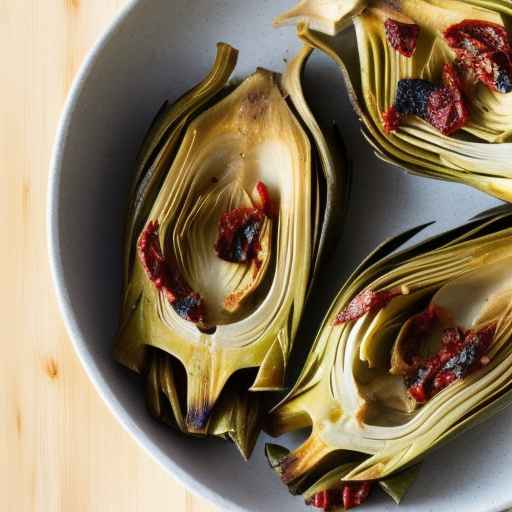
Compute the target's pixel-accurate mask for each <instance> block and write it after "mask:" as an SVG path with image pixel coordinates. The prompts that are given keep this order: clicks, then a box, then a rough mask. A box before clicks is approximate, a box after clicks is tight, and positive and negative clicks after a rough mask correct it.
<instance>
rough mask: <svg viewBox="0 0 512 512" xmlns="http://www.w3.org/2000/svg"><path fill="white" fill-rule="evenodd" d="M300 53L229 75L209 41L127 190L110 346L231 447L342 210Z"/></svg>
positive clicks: (248, 433)
mask: <svg viewBox="0 0 512 512" xmlns="http://www.w3.org/2000/svg"><path fill="white" fill-rule="evenodd" d="M310 53H311V50H309V49H304V50H303V51H302V52H300V54H299V55H298V56H297V57H296V59H294V61H293V62H292V63H291V64H290V66H289V68H288V70H287V72H286V74H285V76H284V77H281V76H280V75H278V74H276V73H273V72H270V71H267V70H264V69H258V70H257V71H256V72H255V73H254V74H253V75H251V76H249V77H247V78H246V79H245V80H244V81H242V82H241V83H239V84H238V85H233V84H230V83H228V79H229V76H230V75H231V73H232V71H233V69H234V67H235V64H236V58H237V51H236V50H235V49H233V48H232V47H230V46H229V45H226V44H223V43H220V44H219V45H218V49H217V58H216V61H215V64H214V66H213V68H212V70H211V72H210V74H209V75H208V76H207V77H206V78H205V79H204V80H203V81H202V82H201V83H199V84H198V85H197V86H196V87H194V88H193V89H191V90H190V91H189V92H188V93H186V94H185V95H183V96H182V97H181V98H180V99H179V100H178V101H177V102H176V103H175V104H173V105H167V104H166V105H164V107H163V108H162V109H161V111H160V113H159V114H158V116H157V118H156V119H155V121H154V122H153V125H152V127H151V128H150V130H149V131H148V134H147V136H146V140H145V141H144V143H143V145H142V148H141V152H140V155H139V158H138V170H137V173H136V177H135V185H134V187H133V191H132V197H131V203H130V213H129V218H128V222H127V235H126V246H125V290H124V296H123V305H122V317H121V326H120V333H119V336H118V339H117V342H116V345H115V356H116V358H117V360H118V361H119V362H120V363H122V364H123V365H125V366H127V367H128V368H130V369H132V370H134V371H136V372H138V373H140V374H142V375H144V376H145V378H146V398H147V404H148V407H149V409H150V411H151V413H152V414H153V415H154V416H156V417H157V418H159V419H160V420H162V421H164V422H165V423H168V424H170V425H173V426H174V427H176V428H178V429H179V430H181V431H182V432H185V433H190V434H195V435H213V436H218V437H223V438H229V439H231V440H232V441H234V442H235V444H236V445H237V447H238V448H239V449H240V451H241V452H242V454H243V455H244V457H248V456H249V454H250V452H251V450H252V448H253V446H254V443H255V441H256V436H257V434H258V432H259V429H260V423H261V417H262V414H263V413H264V408H263V400H264V398H265V393H261V392H262V391H273V390H279V389H281V388H282V387H283V379H284V374H285V370H286V363H287V359H288V355H289V353H290V349H291V346H292V342H293V339H294V337H295V334H296V331H297V327H298V323H299V320H300V317H301V314H302V310H303V307H304V303H305V300H306V296H307V293H308V290H309V288H310V286H311V284H312V279H313V277H314V275H315V274H316V271H317V268H318V264H319V261H320V259H321V255H322V254H324V253H325V251H326V249H328V248H329V246H330V244H331V242H332V240H333V237H332V234H333V229H332V228H333V227H334V226H335V225H336V224H337V222H338V220H339V216H340V212H341V209H340V208H338V207H337V203H339V201H340V200H341V197H340V190H339V185H338V184H339V183H340V180H339V176H338V175H337V174H336V173H339V172H342V171H343V169H342V163H343V160H342V155H340V156H339V157H337V156H334V155H333V154H332V153H331V152H330V148H329V145H328V140H329V137H328V135H326V136H324V134H323V132H322V131H321V130H320V128H319V126H318V125H317V123H316V121H315V119H314V118H313V116H312V114H311V112H310V111H309V109H308V107H307V103H306V100H305V98H304V96H303V94H302V85H301V75H302V70H303V67H304V65H305V63H306V61H307V58H308V56H309V54H310ZM335 171H336V172H335ZM258 392H260V393H258Z"/></svg>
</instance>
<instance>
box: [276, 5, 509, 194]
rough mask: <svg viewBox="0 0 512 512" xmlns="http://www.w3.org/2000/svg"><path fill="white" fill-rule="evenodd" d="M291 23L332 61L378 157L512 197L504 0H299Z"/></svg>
mask: <svg viewBox="0 0 512 512" xmlns="http://www.w3.org/2000/svg"><path fill="white" fill-rule="evenodd" d="M290 23H291V24H296V25H297V31H298V35H299V37H300V38H301V39H302V40H303V41H304V42H305V43H306V44H308V45H310V46H312V47H314V48H318V49H319V50H321V51H322V52H324V53H325V54H327V55H328V56H329V57H330V58H332V59H333V60H334V61H335V62H336V63H337V65H338V66H339V68H340V70H341V73H342V75H343V78H344V80H345V83H346V85H347V89H348V92H349V96H350V99H351V101H352V104H353V106H354V109H355V111H356V113H357V115H358V117H359V120H360V122H361V128H362V131H363V134H364V136H365V138H366V139H367V140H368V142H369V143H370V144H371V146H372V147H373V148H374V150H375V153H376V155H377V156H378V157H379V158H381V159H382V160H384V161H386V162H389V163H392V164H394V165H396V166H398V167H401V168H403V169H405V170H407V171H408V172H410V173H412V174H418V175H422V176H426V177H430V178H435V179H441V180H450V181H454V182H459V183H464V184H467V185H470V186H473V187H475V188H477V189H479V190H482V191H484V192H486V193H488V194H490V195H492V196H495V197H497V198H500V199H504V200H506V201H512V181H511V179H512V164H511V161H510V157H509V155H510V154H511V152H512V137H511V134H512V37H511V32H510V27H512V6H511V5H510V2H509V1H508V0H465V1H462V0H393V1H389V0H366V1H356V0H329V1H325V0H303V1H302V2H299V4H298V5H297V6H295V7H293V8H292V9H291V10H290V11H288V12H286V13H284V14H282V15H281V16H279V17H278V18H276V20H275V25H284V24H290ZM348 26H352V27H353V29H354V30H353V31H347V30H344V29H345V28H346V27H348Z"/></svg>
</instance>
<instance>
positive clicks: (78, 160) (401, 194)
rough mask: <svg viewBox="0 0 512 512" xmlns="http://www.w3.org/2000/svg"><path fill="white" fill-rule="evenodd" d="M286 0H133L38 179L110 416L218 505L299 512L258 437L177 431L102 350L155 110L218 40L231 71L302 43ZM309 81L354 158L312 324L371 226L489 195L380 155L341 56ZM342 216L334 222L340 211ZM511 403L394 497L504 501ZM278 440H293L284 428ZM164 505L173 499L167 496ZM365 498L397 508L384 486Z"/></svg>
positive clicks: (65, 308)
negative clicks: (345, 207) (283, 14)
mask: <svg viewBox="0 0 512 512" xmlns="http://www.w3.org/2000/svg"><path fill="white" fill-rule="evenodd" d="M291 3H293V2H292V0H273V1H269V0H267V1H265V0H243V1H241V0H195V1H190V0H140V1H135V2H131V3H130V4H129V6H128V7H127V8H126V9H124V11H123V12H122V13H121V15H120V16H119V17H118V18H117V19H116V20H115V21H114V23H113V24H112V26H111V27H110V29H109V30H108V32H107V33H106V34H105V35H104V36H103V37H102V38H101V40H100V41H99V42H98V44H97V45H96V46H95V47H94V48H93V50H92V51H91V53H90V54H89V57H88V59H87V60H86V62H85V64H84V66H83V67H82V70H81V72H80V74H79V75H78V77H77V79H76V81H75V84H74V87H73V89H72V92H71V94H70V97H69V100H68V103H67V106H66V109H65V111H64V114H63V118H62V122H61V125H60V129H59V132H58V135H57V140H56V144H55V151H54V158H53V163H52V169H51V177H50V189H49V209H48V222H49V242H50V259H51V263H52V269H53V275H54V281H55V286H56V289H57V294H58V297H59V302H60V307H61V310H62V313H63V316H64V318H65V321H66V325H67V327H68V330H69V334H70V338H71V340H72V342H73V344H74V346H75V349H76V351H77V354H78V356H79V357H80V359H81V361H82V363H83V365H84V367H85V368H86V370H87V373H88V374H89V377H90V378H91V380H92V381H93V382H94V384H95V386H96V388H97V390H98V392H99V393H100V394H101V396H102V397H103V399H104V400H105V401H106V403H107V404H108V406H109V407H110V409H111V411H112V413H113V414H114V415H115V416H116V417H117V419H118V420H119V422H120V423H121V424H122V425H123V427H124V428H125V429H127V430H128V431H129V432H130V433H131V434H132V435H133V436H134V437H135V439H136V440H137V441H138V443H139V444H140V446H141V447H142V448H143V449H144V450H146V451H147V452H148V454H150V455H151V456H152V457H154V458H155V459H156V460H158V462H159V463H160V464H161V465H162V466H163V467H164V468H166V469H167V470H168V471H169V472H170V473H171V474H172V475H174V476H175V477H176V478H178V479H179V480H180V481H181V482H183V483H184V484H185V485H187V486H188V487H189V488H190V489H191V490H192V491H194V492H195V493H197V494H200V495H202V496H205V497H207V498H209V499H210V500H211V501H213V502H214V503H216V504H217V505H218V506H219V507H220V510H223V511H226V510H232V511H239V512H241V511H251V512H256V511H258V512H273V511H276V510H279V511H280V512H299V511H301V510H304V511H305V510H307V508H306V507H305V506H304V505H303V503H302V501H301V499H300V498H293V497H291V496H289V495H288V493H287V491H286V489H285V488H284V487H283V486H281V485H280V483H279V481H278V479H277V478H276V477H275V476H274V474H273V473H272V471H270V470H269V468H268V467H267V463H266V461H265V458H264V455H263V444H264V441H265V439H264V438H262V439H261V440H260V442H259V444H258V446H257V447H256V450H255V453H254V456H253V458H252V460H251V461H250V462H249V463H244V462H243V461H242V459H241V458H240V457H239V455H238V453H237V452H236V450H235V449H234V448H233V447H232V446H230V445H229V444H227V443H223V442H215V441H213V442H212V441H200V440H191V439H185V438H184V437H182V436H178V435H176V434H175V433H174V432H173V431H171V430H169V429H168V428H166V427H164V426H162V425H160V424H158V423H157V422H155V421H153V420H152V419H151V418H150V417H149V416H148V414H147V412H146V409H145V407H144V402H143V393H142V390H141V388H140V387H139V386H138V385H137V383H136V381H135V380H134V379H133V378H132V375H131V374H130V373H129V372H127V371H126V370H124V369H123V368H121V367H119V366H118V365H117V364H116V363H115V362H114V361H113V360H112V357H111V346H112V340H113V337H114V335H115V333H116V326H117V322H118V307H119V297H120V292H121V238H122V232H123V217H124V212H125V209H126V204H127V192H128V188H129V184H130V180H131V177H132V174H133V170H134V158H135V155H136V152H137V148H138V145H139V143H140V142H141V138H142V136H143V134H144V132H145V130H146V128H147V125H148V123H149V122H150V121H151V119H152V117H153V115H154V114H155V112H156V111H157V110H158V108H159V106H160V105H161V103H162V102H163V100H164V99H166V98H171V99H173V98H176V97H178V96H179V95H180V94H181V93H182V92H184V91H185V90H186V89H187V88H189V87H190V86H191V85H192V84H194V83H195V82H197V81H198V80H199V79H200V78H201V77H202V76H203V75H204V74H205V73H206V72H207V70H208V69H209V66H210V64H211V62H212V59H213V56H214V51H215V43H216V42H217V41H219V40H223V41H226V42H229V43H231V44H232V45H234V46H236V47H238V48H239V49H240V62H239V66H238V68H237V74H238V75H243V74H245V73H249V72H251V71H253V70H254V68H255V67H256V66H264V67H267V68H271V69H275V70H281V69H282V68H283V66H284V63H283V59H285V58H287V57H290V56H291V55H292V54H293V52H294V51H295V50H296V49H297V48H298V46H299V43H298V41H297V40H296V38H295V35H294V31H293V29H291V28H290V29H282V30H274V29H272V27H271V20H272V18H273V16H274V15H276V14H277V13H279V12H280V11H282V10H283V9H284V8H285V7H287V6H289V5H290V4H291ZM308 69H309V70H310V72H309V73H308V80H307V84H308V91H310V92H311V91H318V92H319V94H317V95H315V100H314V102H313V103H314V106H315V107H316V108H317V110H318V111H319V112H321V114H322V117H323V119H329V118H330V116H334V117H335V119H336V120H337V121H338V123H339V125H340V127H341V130H342V132H343V135H344V137H345V139H346V142H347V146H348V148H349V150H350V153H351V156H352V158H353V160H354V170H355V172H354V183H353V194H352V199H351V203H350V213H349V218H348V222H347V226H346V228H345V229H344V232H343V236H342V238H341V241H340V243H339V247H338V249H337V253H336V255H335V257H334V258H333V261H332V262H331V264H330V265H329V266H328V268H326V270H325V272H324V274H323V275H322V278H321V279H320V282H319V283H318V286H317V289H316V291H315V294H314V297H313V300H312V301H311V305H310V306H309V307H308V309H307V310H306V313H305V314H306V317H307V319H308V320H307V322H306V325H305V328H304V330H303V336H304V339H309V340H311V337H312V335H313V333H314V331H315V328H316V326H317V325H318V323H319V321H320V319H321V312H322V311H323V310H324V309H325V306H326V305H327V304H328V303H329V302H330V300H331V298H332V297H333V295H334V293H335V290H336V288H337V287H338V286H339V284H340V283H341V282H342V281H343V279H344V277H345V276H346V275H347V273H348V272H349V271H350V270H351V269H352V268H353V267H354V265H355V264H356V263H357V262H358V261H359V260H360V259H361V258H362V257H363V256H364V255H365V254H366V253H367V252H368V251H369V250H370V249H372V248H373V247H374V246H375V245H376V244H377V243H378V242H380V241H381V240H382V239H383V238H385V237H386V236H389V235H391V234H395V233H397V232H399V231H400V230H402V229H403V228H406V227H410V226H413V225H416V224H419V223H423V222H425V221H428V220H438V221H439V222H438V223H437V224H436V225H435V226H434V227H433V228H430V229H429V230H428V231H429V234H432V233H435V232H438V231H440V230H443V229H446V228H448V227H450V226H454V225H456V224H458V223H461V222H463V221H464V220H465V219H467V218H468V217H469V216H471V215H473V214H475V213H477V212H478V211H480V210H482V209H484V208H487V207H490V206H492V205H494V204H495V203H496V201H494V200H492V199H490V198H487V197H486V196H484V195H482V194H481V193H478V192H476V191H473V190H471V189H469V188H466V187H464V186H460V185H451V184H446V183H439V182H434V181H429V180H425V179H420V178H413V177H410V176H406V175H405V174H403V173H402V172H400V171H398V170H397V169H393V168H392V167H390V166H388V165H386V164H383V163H381V162H380V161H378V160H377V159H376V158H375V157H374V156H373V154H372V152H371V151H370V148H369V147H368V146H367V145H366V143H365V142H364V140H363V138H362V136H361V135H360V133H359V127H358V123H357V121H356V118H355V115H354V114H353V112H352V110H351V108H350V105H349V103H348V100H347V99H346V97H345V95H344V94H343V86H342V82H341V79H340V76H339V74H338V72H337V70H336V68H335V67H334V66H333V65H332V64H331V63H330V62H328V61H327V60H326V59H325V58H324V57H323V56H321V55H315V56H314V57H313V58H312V59H311V64H310V66H309V68H308ZM340 231H341V226H340ZM511 439H512V409H510V410H508V411H506V412H505V413H503V414H501V415H500V416H498V417H496V418H495V419H493V420H492V421H490V422H489V423H487V424H485V425H483V426H480V427H478V428H476V429H475V430H473V431H471V432H470V433H468V434H466V435H464V436H462V437H460V438H459V439H457V440H456V441H454V442H452V443H451V444H449V445H448V446H446V447H444V448H443V449H441V450H439V451H438V452H436V453H434V454H433V455H432V456H431V457H429V459H428V460H427V462H426V463H425V464H424V467H423V470H422V472H421V476H420V477H419V479H418V481H417V482H416V483H415V484H414V486H413V488H412V489H411V491H410V493H409V494H408V495H407V497H406V499H405V501H404V502H403V504H402V505H401V506H400V512H426V511H464V512H477V511H478V512H481V511H484V510H485V511H499V510H503V509H505V508H506V507H507V506H510V505H512V487H511V485H510V482H511V481H512V469H511V468H512V442H511ZM284 442H290V439H288V440H285V441H284ZM162 506H163V509H167V508H168V506H169V505H168V504H162ZM364 510H382V511H388V510H389V511H396V510H397V509H396V506H395V505H394V504H393V503H392V502H391V501H390V500H389V499H388V498H387V497H384V496H377V497H375V499H372V500H371V501H370V502H369V504H368V505H367V506H366V507H364Z"/></svg>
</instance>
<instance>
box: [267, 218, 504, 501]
mask: <svg viewBox="0 0 512 512" xmlns="http://www.w3.org/2000/svg"><path fill="white" fill-rule="evenodd" d="M423 227H424V226H421V227H420V228H416V229H413V230H411V231H408V232H406V233H404V234H402V235H400V236H398V237H396V238H394V239H391V240H389V241H387V242H385V243H384V244H383V245H381V246H380V247H379V248H377V250H376V251H375V252H373V253H372V254H371V255H370V256H369V257H368V258H367V259H366V260H365V261H364V262H363V263H362V264H361V265H360V267H359V268H358V269H357V270H356V271H355V272H354V273H353V275H352V276H351V277H350V278H349V279H348V281H347V282H346V284H345V285H344V286H343V288H342V289H341V290H340V292H339V294H338V296H337V297H336V299H335V300H334V302H333V303H332V305H331V308H330V310H329V312H328V313H327V316H326V317H325V319H324V322H323V324H322V327H321V328H320V331H319V334H318V336H317V338H316V340H315V342H314V345H313V347H312V349H311V352H310V353H309V356H308V358H307V360H306V363H305V366H304V368H303V370H302V373H301V374H300V376H299V378H298V380H297V382H296V384H295V385H294V387H293V389H292V390H291V392H290V393H289V394H288V396H287V397H286V398H285V399H284V401H283V402H282V403H281V404H280V405H278V406H277V408H276V409H275V410H274V411H273V413H272V415H271V417H270V423H269V427H268V429H269V432H270V433H271V434H273V435H281V434H283V433H285V432H289V431H294V430H297V429H300V428H304V427H312V430H311V434H310V436H309V438H308V439H307V440H306V441H305V442H304V444H302V445H301V446H300V447H298V448H297V449H295V450H294V451H292V452H290V453H288V451H287V450H285V449H284V448H281V447H279V446H277V445H269V446H268V447H267V454H268V457H269V460H270V462H271V464H272V466H273V467H274V468H275V469H276V470H277V471H278V472H279V474H280V475H281V478H282V480H283V481H284V482H285V483H286V484H287V485H288V486H289V487H290V489H291V490H292V492H295V493H297V492H298V493H301V494H304V496H305V497H306V499H307V500H312V499H313V498H314V497H315V496H316V497H317V498H316V499H317V501H318V502H319V503H320V506H323V505H322V504H323V503H325V500H324V501H322V499H323V498H322V499H320V498H318V496H324V498H325V495H322V494H318V493H322V492H327V490H331V491H332V490H333V489H334V490H335V489H336V488H338V489H340V487H341V488H342V486H343V485H345V483H346V482H351V483H353V482H359V484H358V485H361V482H366V483H367V482H368V481H375V482H377V481H378V482H379V483H380V484H381V485H382V487H383V488H384V489H385V490H386V491H387V492H388V493H389V494H391V495H392V497H393V498H394V499H395V500H396V501H399V500H400V498H401V497H402V496H403V494H404V493H405V491H406V489H407V487H408V486H409V485H410V483H412V480H413V479H414V475H415V472H416V470H417V465H418V463H419V462H420V461H421V460H422V459H423V458H424V457H425V456H426V455H427V453H429V451H430V450H432V449H433V448H435V447H438V446H439V445H440V444H443V443H445V442H446V441H448V440H449V439H451V438H453V437H454V436H455V435H457V434H459V433H461V432H462V431H464V430H466V429H468V428H469V427H471V426H473V425H475V424H476V423H479V422H481V421H483V420H485V419H486V418H489V417H490V416H491V415H493V414H496V413H497V412H498V411H500V410H501V409H502V408H503V407H505V406H506V405H507V404H509V403H510V402H511V401H512V343H511V337H512V270H511V268H512V267H511V265H512V212H511V210H510V209H508V210H500V211H498V212H492V213H488V214H486V215H483V216H481V217H479V218H476V219H473V220H472V221H470V222H469V223H468V224H466V225H464V226H462V227H460V228H457V229H454V230H452V231H449V232H447V233H444V234H441V235H438V236H436V237H434V238H431V239H429V240H427V241H424V242H422V243H420V244H419V245H416V246H413V247H412V248H409V249H406V250H403V251H402V252H398V253H397V252H395V250H396V249H397V248H398V247H399V246H400V245H401V244H403V243H404V242H406V241H407V240H408V239H409V238H410V237H411V236H413V235H414V234H416V233H417V232H418V231H419V230H420V229H422V228H423ZM346 485H349V484H346ZM356 489H357V488H356ZM349 490H350V488H349ZM360 490H361V489H359V491H360ZM332 492H334V491H332ZM349 494H350V493H349ZM327 496H328V495H327ZM331 504H332V503H331ZM336 504H339V503H336Z"/></svg>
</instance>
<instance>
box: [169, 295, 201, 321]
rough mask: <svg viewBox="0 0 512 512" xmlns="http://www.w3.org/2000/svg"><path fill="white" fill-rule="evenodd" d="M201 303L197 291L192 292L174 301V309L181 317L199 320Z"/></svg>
mask: <svg viewBox="0 0 512 512" xmlns="http://www.w3.org/2000/svg"><path fill="white" fill-rule="evenodd" d="M201 305H202V301H201V297H200V296H199V295H198V294H197V293H190V294H189V295H186V296H184V297H179V298H177V299H176V300H175V301H174V302H173V303H172V307H173V308H174V311H176V313H177V314H178V315H179V316H181V318H184V319H185V320H190V321H193V322H197V321H198V316H199V315H200V311H201Z"/></svg>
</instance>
